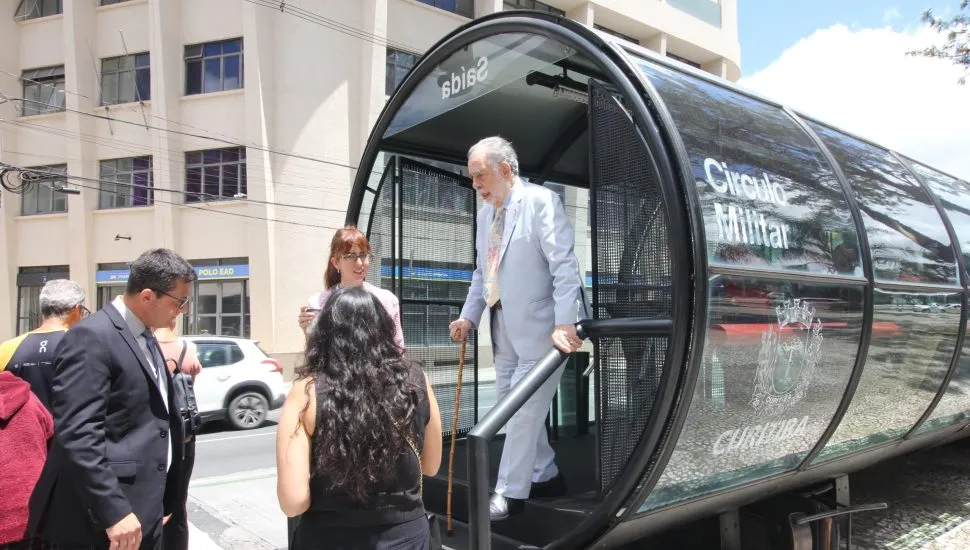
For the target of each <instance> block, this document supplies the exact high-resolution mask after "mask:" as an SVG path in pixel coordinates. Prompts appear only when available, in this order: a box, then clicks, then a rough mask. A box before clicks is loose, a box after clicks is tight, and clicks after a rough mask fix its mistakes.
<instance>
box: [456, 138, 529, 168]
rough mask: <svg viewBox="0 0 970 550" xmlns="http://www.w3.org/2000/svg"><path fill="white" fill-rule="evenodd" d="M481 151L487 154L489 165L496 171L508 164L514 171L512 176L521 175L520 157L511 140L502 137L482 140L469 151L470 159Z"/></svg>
mask: <svg viewBox="0 0 970 550" xmlns="http://www.w3.org/2000/svg"><path fill="white" fill-rule="evenodd" d="M479 151H482V152H484V153H485V158H486V159H487V160H488V164H490V165H491V166H492V167H493V168H495V169H496V170H498V167H499V165H500V164H502V163H503V162H507V163H509V167H510V168H511V169H512V175H513V176H518V175H519V157H518V155H516V154H515V149H514V148H513V147H512V143H511V142H509V140H507V139H505V138H503V137H501V136H491V137H487V138H485V139H482V140H480V141H479V142H478V143H476V144H475V145H472V146H471V148H469V149H468V157H469V158H471V156H472V155H474V154H475V153H477V152H479Z"/></svg>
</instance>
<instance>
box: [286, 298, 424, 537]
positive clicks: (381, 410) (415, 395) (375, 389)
mask: <svg viewBox="0 0 970 550" xmlns="http://www.w3.org/2000/svg"><path fill="white" fill-rule="evenodd" d="M316 323H317V325H318V326H317V327H316V329H315V330H312V331H310V332H309V334H308V339H307V349H306V362H305V365H303V366H302V367H301V368H300V369H298V370H297V376H298V379H297V381H296V382H294V384H293V388H292V389H291V390H290V393H289V395H288V396H287V398H286V403H285V404H284V405H283V411H282V413H281V417H280V424H279V428H278V431H277V436H276V467H277V471H278V478H277V495H278V497H279V501H280V507H281V508H282V510H283V512H284V513H285V514H286V515H287V516H289V517H294V516H297V515H301V514H302V516H301V517H300V522H299V527H297V530H296V533H295V535H294V548H296V549H297V550H305V549H324V548H327V549H329V548H340V549H356V548H361V549H364V548H367V549H373V548H409V549H412V548H413V549H422V548H426V547H427V546H428V543H429V529H428V521H427V518H426V517H425V515H424V504H423V502H422V500H421V475H422V474H424V475H429V476H430V475H435V474H436V473H437V472H438V468H439V466H440V465H441V416H440V413H439V411H438V403H437V401H436V400H435V397H434V393H433V392H432V391H431V385H430V383H429V382H428V379H427V377H426V376H425V374H424V371H423V369H422V368H421V365H420V364H419V363H416V362H414V361H412V360H410V359H408V358H407V357H406V356H405V355H404V354H403V353H402V350H401V348H400V346H399V345H398V344H397V343H396V342H395V338H394V323H393V321H392V320H391V317H390V316H389V315H388V314H387V311H386V310H385V309H384V307H383V306H382V305H381V302H380V300H379V299H378V298H377V297H375V296H374V295H373V294H371V293H370V292H368V291H367V290H365V289H364V288H361V287H359V286H353V287H347V288H342V289H338V290H336V291H335V292H334V293H333V294H332V295H331V296H330V297H329V299H328V300H327V301H326V303H325V304H324V308H323V311H321V312H320V316H319V318H318V319H317V320H316ZM426 435H427V437H425V436H426Z"/></svg>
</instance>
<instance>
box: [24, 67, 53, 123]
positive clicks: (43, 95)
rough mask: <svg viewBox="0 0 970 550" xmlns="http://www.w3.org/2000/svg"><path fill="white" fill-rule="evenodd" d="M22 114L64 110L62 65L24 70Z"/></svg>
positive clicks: (28, 114)
mask: <svg viewBox="0 0 970 550" xmlns="http://www.w3.org/2000/svg"><path fill="white" fill-rule="evenodd" d="M20 79H21V81H23V84H24V102H23V107H22V110H21V114H22V115H23V116H31V115H39V114H41V113H53V112H55V111H62V110H64V65H57V66H53V67H43V68H41V69H31V70H29V71H24V72H23V74H22V75H21V77H20Z"/></svg>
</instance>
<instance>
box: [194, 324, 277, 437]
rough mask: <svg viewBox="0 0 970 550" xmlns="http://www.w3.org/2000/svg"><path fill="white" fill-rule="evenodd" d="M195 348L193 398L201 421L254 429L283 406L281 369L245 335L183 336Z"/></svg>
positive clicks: (241, 428)
mask: <svg viewBox="0 0 970 550" xmlns="http://www.w3.org/2000/svg"><path fill="white" fill-rule="evenodd" d="M185 339H186V340H189V341H191V342H193V343H195V345H196V347H197V348H198V354H199V362H200V363H202V372H201V373H199V375H198V376H196V378H195V399H196V401H197V402H198V405H199V412H200V413H202V419H203V421H208V420H223V419H224V420H227V421H228V422H229V424H231V425H232V427H233V428H236V429H237V430H249V429H253V428H258V427H260V426H262V425H263V423H265V422H266V414H267V413H268V412H269V411H271V410H275V409H278V408H280V407H282V406H283V401H284V400H285V399H286V386H284V384H283V369H282V368H281V367H280V364H279V362H278V361H277V360H276V359H272V358H270V357H269V356H267V355H266V353H264V352H263V350H261V349H260V348H259V346H258V345H256V341H254V340H249V339H247V338H231V337H226V336H206V335H201V336H186V337H185Z"/></svg>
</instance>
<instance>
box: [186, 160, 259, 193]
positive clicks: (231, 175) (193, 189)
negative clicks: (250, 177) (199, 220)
mask: <svg viewBox="0 0 970 550" xmlns="http://www.w3.org/2000/svg"><path fill="white" fill-rule="evenodd" d="M245 195H246V148H245V147H229V148H226V149H212V150H209V151H195V152H191V153H185V202H199V201H206V200H223V199H233V198H243V197H245Z"/></svg>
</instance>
